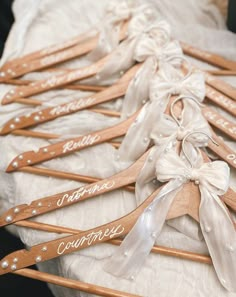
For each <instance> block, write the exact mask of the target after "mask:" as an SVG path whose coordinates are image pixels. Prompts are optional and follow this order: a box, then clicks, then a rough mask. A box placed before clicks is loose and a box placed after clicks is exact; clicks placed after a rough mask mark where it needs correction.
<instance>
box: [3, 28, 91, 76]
mask: <svg viewBox="0 0 236 297" xmlns="http://www.w3.org/2000/svg"><path fill="white" fill-rule="evenodd" d="M93 34H94V33H93V32H91V33H90V32H86V33H83V34H81V35H79V36H75V37H73V38H71V39H69V40H66V41H64V42H60V43H57V44H53V45H50V46H48V47H45V48H43V49H40V50H37V51H34V52H31V53H29V54H26V55H23V56H21V57H19V58H13V59H12V60H10V61H7V62H6V63H5V64H4V65H3V66H2V67H1V71H6V70H7V69H9V68H12V67H17V66H19V65H21V64H23V63H26V62H30V61H34V60H36V59H40V58H43V57H45V56H48V55H51V54H54V53H57V52H60V51H63V50H65V49H68V48H70V47H72V46H75V45H77V44H78V43H81V42H84V41H86V40H87V39H89V38H91V37H92V36H93Z"/></svg>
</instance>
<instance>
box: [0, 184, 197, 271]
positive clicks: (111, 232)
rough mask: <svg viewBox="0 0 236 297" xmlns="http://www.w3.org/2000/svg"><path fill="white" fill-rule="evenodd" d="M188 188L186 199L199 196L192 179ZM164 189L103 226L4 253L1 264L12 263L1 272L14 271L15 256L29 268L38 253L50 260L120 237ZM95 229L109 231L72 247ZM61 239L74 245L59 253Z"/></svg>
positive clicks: (21, 264) (64, 244)
mask: <svg viewBox="0 0 236 297" xmlns="http://www.w3.org/2000/svg"><path fill="white" fill-rule="evenodd" d="M185 189H186V190H184V194H186V197H185V201H188V200H191V197H196V196H195V194H196V193H198V194H199V192H198V188H197V187H196V185H195V184H194V183H192V182H190V183H188V184H186V187H185ZM160 190H161V188H159V189H158V190H156V191H155V192H154V193H153V194H152V195H151V196H149V197H148V198H147V199H146V200H145V201H144V202H143V203H142V204H141V205H140V206H139V207H137V209H136V210H134V211H133V212H131V213H130V214H128V215H126V216H124V217H122V218H120V219H118V220H115V221H113V222H111V223H108V224H104V225H102V226H99V227H96V228H93V229H91V230H88V231H82V232H81V233H78V234H77V235H71V236H66V237H63V238H60V239H56V240H53V241H51V242H49V243H43V244H39V245H36V246H34V247H31V249H30V250H29V251H27V250H20V251H17V252H13V253H11V254H10V255H8V256H6V257H4V259H2V261H1V264H0V265H3V263H6V262H7V263H9V266H8V267H2V268H1V269H0V275H2V274H5V273H8V272H11V267H10V264H11V263H14V262H13V259H14V258H17V259H18V261H17V269H22V268H25V267H27V266H31V265H33V264H35V263H37V261H36V257H37V256H39V255H40V256H41V260H40V261H38V262H41V261H46V260H49V259H52V258H55V257H57V256H60V255H65V254H68V253H70V252H74V251H77V250H80V249H82V248H85V247H87V246H92V245H94V244H96V243H101V242H105V241H107V240H109V239H111V238H112V239H113V238H117V237H121V236H123V235H126V234H127V233H128V232H129V231H130V229H131V228H132V226H133V225H134V223H135V221H136V220H137V218H138V217H139V216H140V215H141V213H142V212H143V211H144V209H145V208H146V207H147V206H148V205H149V204H150V203H151V202H152V201H153V200H154V198H155V197H156V196H157V194H158V193H159V192H160ZM189 190H190V191H189ZM181 197H183V192H182V193H181V195H180V196H176V200H175V201H176V204H179V203H178V202H177V201H181V200H182V201H183V199H182V198H181ZM196 204H198V203H195V204H194V208H193V204H192V203H191V204H190V205H188V207H189V209H192V211H191V215H193V212H194V211H193V209H196V207H195V206H196ZM191 206H192V207H191ZM183 208H184V207H183V206H182V207H180V209H181V211H180V210H178V211H176V210H174V211H173V208H171V210H170V212H169V215H168V218H173V217H175V214H174V213H178V216H179V215H182V214H183ZM184 212H185V213H186V212H190V211H188V210H184ZM194 216H196V217H197V215H196V214H194ZM92 232H93V234H97V233H99V234H101V235H105V232H106V235H105V236H104V237H103V238H102V236H100V238H102V239H100V238H99V237H98V236H96V238H94V240H92V241H91V244H88V241H87V240H86V239H85V240H83V241H81V245H80V244H79V242H78V247H76V248H75V244H74V248H73V247H72V241H73V242H74V243H75V242H76V241H78V240H79V239H81V238H86V237H88V236H89V235H90V236H91V233H92ZM61 243H63V246H66V245H67V244H68V246H69V245H70V247H69V248H68V249H66V250H65V251H63V252H62V251H61V250H59V253H57V248H58V247H59V246H62V244H61ZM70 243H71V244H70ZM45 246H46V247H47V249H45ZM44 250H45V252H43V251H44Z"/></svg>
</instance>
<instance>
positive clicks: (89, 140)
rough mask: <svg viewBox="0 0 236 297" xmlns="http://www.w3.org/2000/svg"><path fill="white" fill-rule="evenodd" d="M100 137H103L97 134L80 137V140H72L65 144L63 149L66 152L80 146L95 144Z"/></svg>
mask: <svg viewBox="0 0 236 297" xmlns="http://www.w3.org/2000/svg"><path fill="white" fill-rule="evenodd" d="M100 138H101V137H100V136H99V135H97V134H95V135H90V134H89V135H86V136H83V137H82V138H80V140H79V141H75V140H70V141H68V142H67V143H65V144H64V145H63V149H62V151H63V153H66V152H70V151H73V150H77V149H78V148H81V147H85V146H90V145H93V144H94V143H96V142H98V141H99V140H100Z"/></svg>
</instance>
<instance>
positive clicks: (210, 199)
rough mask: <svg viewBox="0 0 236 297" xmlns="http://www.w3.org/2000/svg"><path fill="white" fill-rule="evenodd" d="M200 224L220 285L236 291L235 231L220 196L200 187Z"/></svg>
mask: <svg viewBox="0 0 236 297" xmlns="http://www.w3.org/2000/svg"><path fill="white" fill-rule="evenodd" d="M200 191H201V204H200V208H199V218H200V225H201V229H202V233H203V236H204V239H205V241H206V244H207V247H208V250H209V253H210V255H211V258H212V261H213V265H214V268H215V271H216V274H217V276H218V278H219V281H220V282H221V284H222V286H223V287H225V288H226V289H227V290H228V291H230V292H236V281H235V276H236V231H235V227H234V224H233V222H232V220H231V218H230V215H229V213H228V211H227V210H226V208H225V206H224V205H223V203H222V202H221V200H220V198H219V197H218V196H217V195H215V194H214V193H210V192H209V191H208V190H207V189H205V188H203V187H200Z"/></svg>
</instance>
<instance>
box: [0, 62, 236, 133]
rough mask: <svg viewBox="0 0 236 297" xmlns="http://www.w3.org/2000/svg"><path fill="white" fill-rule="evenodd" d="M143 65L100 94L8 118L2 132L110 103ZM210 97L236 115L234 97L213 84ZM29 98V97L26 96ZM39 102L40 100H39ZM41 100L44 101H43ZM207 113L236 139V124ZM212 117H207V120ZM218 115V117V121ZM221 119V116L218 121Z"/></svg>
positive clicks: (220, 127) (120, 93) (207, 91)
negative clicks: (223, 93) (220, 92)
mask: <svg viewBox="0 0 236 297" xmlns="http://www.w3.org/2000/svg"><path fill="white" fill-rule="evenodd" d="M139 67H140V65H135V66H133V67H132V68H131V69H130V70H128V71H127V73H125V75H124V76H123V77H122V78H121V79H120V80H119V81H118V82H117V83H115V84H114V85H113V86H111V87H109V88H107V89H105V90H104V91H102V92H100V93H97V94H96V95H94V96H92V97H91V96H89V97H87V98H81V99H78V100H77V99H76V100H73V101H71V102H69V103H64V104H60V105H57V106H54V107H49V108H45V109H43V110H40V111H37V112H33V113H31V114H30V115H28V114H27V116H21V117H16V118H14V119H12V120H10V121H8V122H7V123H6V124H5V125H4V126H3V128H2V130H1V132H0V134H2V135H3V134H6V133H9V132H13V133H17V135H28V134H29V133H30V132H29V131H27V132H26V131H22V130H20V129H21V128H26V127H30V126H35V125H38V124H40V123H43V122H46V121H48V120H52V119H54V118H57V117H59V116H64V115H67V114H70V113H72V112H76V111H79V110H82V109H84V108H88V107H91V106H94V105H96V104H100V103H102V102H108V101H110V100H113V99H114V98H118V97H120V96H122V95H123V94H125V92H126V89H127V87H128V83H129V82H130V80H131V79H132V78H133V77H134V75H135V73H136V72H137V70H138V69H139ZM206 94H207V98H208V99H210V100H211V101H213V102H214V103H215V104H217V105H219V106H221V107H222V108H223V109H225V110H226V111H228V112H230V113H231V114H233V115H236V104H235V102H233V101H232V100H231V99H229V98H226V97H225V96H223V95H220V94H219V93H218V92H217V91H214V90H213V89H212V88H211V87H207V90H206ZM27 100H28V99H27ZM39 102H40V101H39ZM40 103H41V102H40ZM109 113H110V115H112V116H113V115H115V116H118V114H112V112H110V111H108V112H107V114H108V115H109ZM204 113H205V114H207V115H210V114H211V115H212V114H214V117H212V116H211V120H210V123H211V124H212V125H214V126H215V127H217V128H218V129H220V130H222V131H223V132H224V133H226V134H227V135H228V136H230V137H232V138H233V139H235V133H232V131H234V130H235V125H234V124H233V123H232V122H230V121H229V120H227V127H226V126H225V124H224V125H223V124H222V123H226V119H224V117H222V116H220V115H219V114H216V112H215V111H213V110H211V109H209V108H205V110H204ZM208 118H209V116H208V117H207V119H208ZM215 118H217V120H215ZM219 119H221V120H220V121H219ZM30 135H31V136H32V137H43V138H47V139H48V138H52V137H53V138H57V137H58V135H52V134H48V133H46V134H43V133H41V132H40V133H38V132H37V131H34V132H31V133H30Z"/></svg>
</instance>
